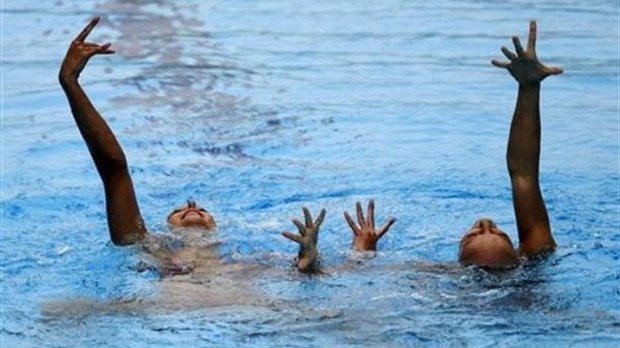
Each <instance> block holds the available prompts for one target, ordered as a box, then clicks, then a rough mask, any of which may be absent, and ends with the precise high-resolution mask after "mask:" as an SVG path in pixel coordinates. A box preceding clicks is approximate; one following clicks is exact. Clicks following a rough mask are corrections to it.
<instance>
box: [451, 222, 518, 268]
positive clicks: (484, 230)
mask: <svg viewBox="0 0 620 348" xmlns="http://www.w3.org/2000/svg"><path fill="white" fill-rule="evenodd" d="M459 262H461V263H462V264H465V265H477V266H482V267H488V268H507V267H512V266H514V265H516V264H517V263H518V262H519V255H518V254H517V252H516V250H515V248H514V246H513V245H512V242H511V241H510V238H509V237H508V235H507V234H506V233H504V232H503V231H502V230H500V229H499V228H497V225H496V224H495V223H494V222H493V221H492V220H491V219H480V220H478V221H476V222H475V223H474V225H473V226H472V227H471V229H470V230H469V231H467V233H465V235H464V236H463V238H462V239H461V244H460V249H459Z"/></svg>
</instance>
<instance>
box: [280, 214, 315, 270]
mask: <svg viewBox="0 0 620 348" xmlns="http://www.w3.org/2000/svg"><path fill="white" fill-rule="evenodd" d="M302 210H303V212H304V218H305V224H302V223H301V221H299V220H297V219H293V223H294V224H295V226H297V229H298V230H299V234H298V235H297V234H293V233H291V232H288V231H285V232H282V235H283V236H284V237H286V238H288V239H290V240H292V241H293V242H296V243H298V244H299V254H298V255H297V261H296V262H297V269H298V270H299V271H300V272H311V271H313V270H315V269H316V268H317V266H318V262H319V250H318V248H317V243H318V240H319V227H320V226H321V224H322V223H323V220H324V219H325V209H321V212H320V213H319V216H318V217H317V218H316V220H315V221H313V220H312V215H310V211H309V210H308V208H306V207H303V208H302Z"/></svg>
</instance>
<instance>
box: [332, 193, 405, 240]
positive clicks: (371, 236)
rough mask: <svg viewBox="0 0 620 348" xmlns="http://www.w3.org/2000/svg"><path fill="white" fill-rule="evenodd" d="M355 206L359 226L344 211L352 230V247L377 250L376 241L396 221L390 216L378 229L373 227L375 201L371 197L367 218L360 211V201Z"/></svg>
mask: <svg viewBox="0 0 620 348" xmlns="http://www.w3.org/2000/svg"><path fill="white" fill-rule="evenodd" d="M355 208H356V210H357V222H358V223H359V226H358V225H356V224H355V222H354V221H353V219H352V218H351V215H349V213H348V212H346V211H345V212H344V218H345V220H347V223H348V224H349V226H350V227H351V230H353V234H354V236H353V249H355V250H359V251H364V250H377V241H378V240H379V239H381V237H383V235H384V234H385V233H386V232H387V231H388V230H389V229H390V227H391V226H392V224H394V222H396V219H395V218H393V217H391V218H389V219H388V220H387V221H386V222H385V223H384V224H383V226H381V227H379V229H376V228H375V201H374V200H373V199H371V200H370V201H368V212H367V215H366V217H367V218H368V220H366V219H365V218H364V212H363V211H362V205H361V204H360V202H357V203H356V204H355Z"/></svg>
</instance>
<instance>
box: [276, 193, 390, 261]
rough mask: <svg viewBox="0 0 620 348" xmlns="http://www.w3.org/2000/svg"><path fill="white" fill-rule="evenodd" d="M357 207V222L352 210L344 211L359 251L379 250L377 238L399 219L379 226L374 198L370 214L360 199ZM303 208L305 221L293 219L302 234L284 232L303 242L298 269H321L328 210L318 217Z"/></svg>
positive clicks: (369, 209)
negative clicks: (321, 244)
mask: <svg viewBox="0 0 620 348" xmlns="http://www.w3.org/2000/svg"><path fill="white" fill-rule="evenodd" d="M355 209H356V213H357V223H355V221H353V218H352V217H351V215H349V212H346V211H345V212H344V219H345V220H346V221H347V223H348V224H349V227H351V230H352V231H353V249H354V250H357V251H374V250H377V242H378V241H379V239H381V237H383V235H384V234H385V233H386V232H387V231H388V230H389V229H390V227H391V226H392V225H393V224H394V222H396V219H395V218H393V217H390V218H388V220H387V221H386V222H385V223H384V224H383V225H381V227H379V228H377V227H376V226H375V201H374V200H372V199H371V200H370V201H369V202H368V210H367V212H366V217H364V212H363V210H362V204H361V203H360V202H357V203H356V204H355ZM302 210H303V212H304V220H305V223H302V222H301V221H299V220H298V219H293V224H295V226H297V229H298V230H299V234H294V233H291V232H288V231H285V232H282V235H283V236H284V237H286V238H288V239H290V240H292V241H293V242H295V243H298V244H299V253H298V255H297V260H296V264H297V269H298V270H299V271H301V272H312V271H315V270H316V269H317V266H318V263H319V262H318V261H319V249H318V248H317V243H318V240H319V228H320V227H321V224H322V223H323V220H325V213H326V211H325V209H321V212H320V213H319V216H318V217H317V218H316V220H313V219H312V215H311V214H310V210H308V208H306V207H303V208H302Z"/></svg>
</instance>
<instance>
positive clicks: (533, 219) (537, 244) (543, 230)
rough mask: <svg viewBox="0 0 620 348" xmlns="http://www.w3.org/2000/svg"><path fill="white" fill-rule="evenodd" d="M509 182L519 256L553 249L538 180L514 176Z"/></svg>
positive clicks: (553, 242)
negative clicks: (517, 234)
mask: <svg viewBox="0 0 620 348" xmlns="http://www.w3.org/2000/svg"><path fill="white" fill-rule="evenodd" d="M511 180H512V194H513V204H514V209H515V215H516V219H517V229H518V231H519V251H520V253H521V255H524V256H534V255H537V254H539V253H541V252H544V251H546V250H550V249H554V248H555V245H556V244H555V241H554V239H553V235H552V234H551V227H550V224H549V216H548V214H547V208H546V207H545V202H544V200H543V197H542V193H541V191H540V186H539V184H538V179H537V178H534V177H528V176H521V175H515V176H512V177H511Z"/></svg>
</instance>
